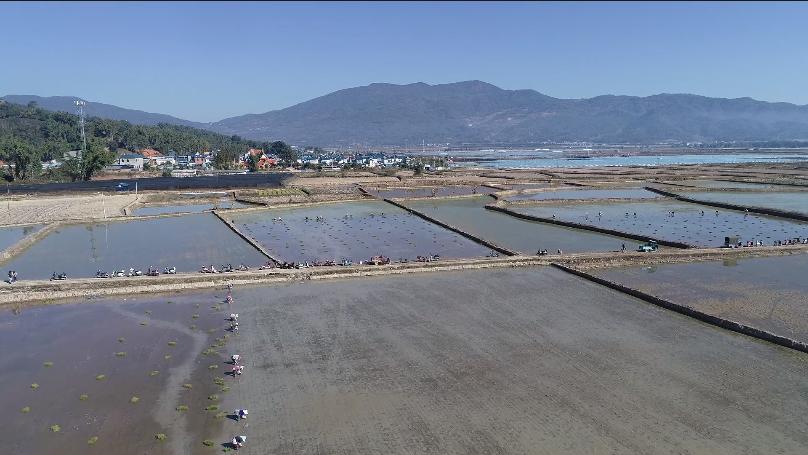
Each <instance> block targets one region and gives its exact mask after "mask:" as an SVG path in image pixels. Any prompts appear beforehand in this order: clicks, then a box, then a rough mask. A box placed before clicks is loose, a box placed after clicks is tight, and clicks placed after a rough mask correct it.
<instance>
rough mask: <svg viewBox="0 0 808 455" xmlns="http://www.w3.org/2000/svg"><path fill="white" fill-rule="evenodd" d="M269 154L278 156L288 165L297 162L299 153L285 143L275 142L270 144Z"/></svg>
mask: <svg viewBox="0 0 808 455" xmlns="http://www.w3.org/2000/svg"><path fill="white" fill-rule="evenodd" d="M269 153H271V154H273V155H276V156H277V157H278V158H280V160H281V161H283V162H284V163H286V164H292V163H294V162H295V161H297V158H298V156H297V152H296V151H295V150H294V149H293V148H292V147H290V146H289V145H288V144H286V142H283V141H275V142H273V143H272V144H270V145H269Z"/></svg>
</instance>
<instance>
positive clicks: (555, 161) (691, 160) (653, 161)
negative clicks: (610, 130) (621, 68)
mask: <svg viewBox="0 0 808 455" xmlns="http://www.w3.org/2000/svg"><path fill="white" fill-rule="evenodd" d="M800 161H808V155H800V154H793V153H790V154H776V153H738V154H727V155H712V154H711V155H655V156H654V155H649V156H602V157H592V158H585V159H580V158H579V159H575V158H531V159H501V160H493V161H480V162H476V163H472V162H465V163H462V164H459V166H464V167H465V166H482V167H493V168H497V169H503V168H543V167H550V168H552V167H556V168H558V167H562V168H563V167H589V166H665V165H671V164H738V163H790V162H800Z"/></svg>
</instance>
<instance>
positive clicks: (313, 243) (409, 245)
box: [233, 201, 488, 262]
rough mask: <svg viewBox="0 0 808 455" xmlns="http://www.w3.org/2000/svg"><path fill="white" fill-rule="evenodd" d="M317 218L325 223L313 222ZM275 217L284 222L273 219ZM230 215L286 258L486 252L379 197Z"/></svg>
mask: <svg viewBox="0 0 808 455" xmlns="http://www.w3.org/2000/svg"><path fill="white" fill-rule="evenodd" d="M318 216H320V217H323V218H324V219H323V221H315V219H316V217H318ZM279 217H280V218H281V220H282V221H273V219H274V218H279ZM306 217H308V221H307V220H306ZM233 218H234V219H233V221H234V223H235V224H236V225H237V226H238V227H239V229H240V230H242V232H244V233H245V234H246V235H249V236H251V237H252V238H254V239H255V240H256V241H258V242H259V243H260V244H261V245H262V246H264V248H266V249H267V251H268V252H269V253H270V254H271V255H273V256H274V257H277V258H278V259H281V260H284V261H289V262H301V261H318V260H321V261H325V260H333V261H341V260H342V259H351V260H353V261H354V262H358V261H360V260H368V259H370V258H371V256H374V255H379V254H381V255H384V256H387V257H389V258H390V259H391V260H392V261H396V260H399V259H402V258H404V259H408V260H414V259H416V257H417V256H419V255H420V256H425V255H433V254H438V255H440V256H441V257H445V258H459V257H480V256H485V255H486V254H487V253H488V249H487V248H484V247H482V246H480V245H478V244H477V243H475V242H473V241H471V240H469V239H467V238H465V237H463V236H461V235H459V234H456V233H454V232H452V231H449V230H447V229H444V228H442V227H440V226H437V225H435V224H433V223H430V222H428V221H425V220H423V219H421V218H419V217H417V216H414V215H411V214H410V213H408V212H406V211H404V210H401V209H399V208H397V207H395V206H393V205H391V204H388V203H385V202H379V201H368V202H347V203H339V204H326V205H319V206H313V207H298V208H288V209H273V210H262V211H257V212H251V213H242V214H237V215H235V216H234V217H233Z"/></svg>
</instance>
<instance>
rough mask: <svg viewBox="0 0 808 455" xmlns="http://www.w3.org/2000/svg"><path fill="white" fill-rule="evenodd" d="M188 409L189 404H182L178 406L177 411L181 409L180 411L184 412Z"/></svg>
mask: <svg viewBox="0 0 808 455" xmlns="http://www.w3.org/2000/svg"><path fill="white" fill-rule="evenodd" d="M187 410H188V406H185V405H184V404H181V405H179V406H177V411H179V412H184V411H187Z"/></svg>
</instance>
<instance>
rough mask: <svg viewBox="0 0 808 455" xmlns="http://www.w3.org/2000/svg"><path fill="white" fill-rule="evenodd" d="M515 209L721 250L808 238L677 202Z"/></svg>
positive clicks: (771, 221)
mask: <svg viewBox="0 0 808 455" xmlns="http://www.w3.org/2000/svg"><path fill="white" fill-rule="evenodd" d="M511 209H512V210H513V211H515V212H520V213H524V214H527V215H533V216H538V217H542V218H553V217H555V218H556V219H558V220H563V221H569V222H574V223H579V224H584V225H590V226H596V227H603V228H608V229H613V230H617V231H620V232H626V233H631V234H638V235H643V236H647V237H648V238H649V239H658V240H660V239H661V240H668V241H674V242H683V243H686V244H689V245H695V246H701V247H718V246H721V245H723V244H724V237H727V236H738V238H739V240H740V241H742V242H746V241H758V240H759V241H761V242H763V243H764V244H765V245H771V244H772V243H773V242H774V241H775V240H786V239H790V238H794V237H802V238H805V237H808V223H805V222H801V221H793V220H789V219H785V218H776V217H770V216H764V215H756V214H753V213H748V214H747V213H744V212H739V211H734V210H725V209H715V208H714V207H708V206H703V205H698V204H690V203H686V202H679V201H674V200H660V201H647V202H646V201H641V202H633V201H632V202H600V203H581V204H566V205H563V204H556V205H541V206H514V207H512V208H511ZM671 212H673V215H671ZM599 214H600V215H599Z"/></svg>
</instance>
